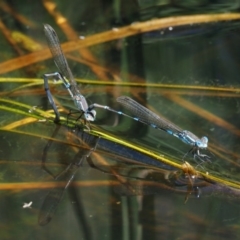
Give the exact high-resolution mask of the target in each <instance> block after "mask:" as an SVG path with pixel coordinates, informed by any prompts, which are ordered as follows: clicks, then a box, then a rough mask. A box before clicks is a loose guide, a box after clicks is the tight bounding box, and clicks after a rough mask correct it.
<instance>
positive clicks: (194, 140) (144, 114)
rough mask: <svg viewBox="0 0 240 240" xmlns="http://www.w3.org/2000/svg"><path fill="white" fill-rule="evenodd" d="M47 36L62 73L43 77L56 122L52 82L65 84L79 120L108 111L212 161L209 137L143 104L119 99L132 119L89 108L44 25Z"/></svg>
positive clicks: (55, 38) (93, 106) (55, 39)
mask: <svg viewBox="0 0 240 240" xmlns="http://www.w3.org/2000/svg"><path fill="white" fill-rule="evenodd" d="M44 32H45V35H46V38H47V42H48V46H49V49H50V51H51V53H52V56H53V59H54V62H55V64H56V66H57V68H58V71H59V72H54V73H49V74H44V87H45V90H46V93H47V96H48V99H49V102H50V104H51V105H52V108H53V110H54V113H55V116H56V117H55V122H59V121H60V114H59V112H58V109H57V106H56V104H55V102H54V100H53V97H52V94H51V92H50V89H49V85H48V80H49V79H54V80H57V81H58V80H61V81H62V83H63V85H64V87H65V88H66V89H67V90H68V92H69V94H70V96H71V98H72V99H73V101H74V103H75V106H76V107H77V109H78V110H79V112H80V114H81V115H80V117H81V116H82V115H83V116H84V118H85V119H86V120H87V121H94V120H95V118H96V111H95V109H96V108H102V109H106V110H108V111H111V112H114V113H116V114H119V115H123V116H126V117H128V118H131V119H133V120H135V121H138V122H141V123H143V124H146V125H149V126H151V127H153V128H155V129H158V130H162V131H165V132H167V133H168V134H170V135H172V136H174V137H176V138H178V139H180V140H181V141H182V142H184V143H186V144H188V145H190V146H191V147H192V148H191V149H190V150H189V152H192V153H193V154H194V157H198V158H199V159H201V160H202V159H207V160H208V159H209V156H207V155H204V154H201V153H200V149H206V148H207V146H208V138H207V137H205V136H204V137H202V138H199V137H197V136H196V135H195V134H193V133H192V132H190V131H187V130H183V129H181V128H180V127H178V126H177V125H175V124H173V123H172V122H170V121H168V120H166V119H164V118H163V117H160V116H159V115H157V114H156V113H154V112H152V111H151V110H149V109H147V108H146V107H144V106H142V105H141V104H139V103H138V102H136V101H135V100H133V99H132V98H130V97H128V96H120V97H118V98H117V102H119V103H120V104H121V105H123V106H124V107H125V108H126V109H128V110H129V111H130V112H131V113H132V114H133V116H130V115H128V114H126V113H123V112H121V111H117V110H114V109H112V108H110V107H109V106H104V105H100V104H98V103H94V104H91V105H88V103H87V100H86V98H85V97H84V96H83V95H82V94H81V92H80V90H79V88H78V86H77V83H76V81H75V79H74V77H73V74H72V72H71V70H70V68H69V65H68V62H67V60H66V58H65V56H64V54H63V51H62V49H61V46H60V42H59V39H58V36H57V34H56V32H55V30H54V29H53V28H52V27H51V26H50V25H48V24H44ZM189 152H188V153H189ZM188 153H187V154H188ZM185 155H186V154H185Z"/></svg>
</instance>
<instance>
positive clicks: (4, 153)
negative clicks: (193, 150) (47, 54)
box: [0, 0, 240, 240]
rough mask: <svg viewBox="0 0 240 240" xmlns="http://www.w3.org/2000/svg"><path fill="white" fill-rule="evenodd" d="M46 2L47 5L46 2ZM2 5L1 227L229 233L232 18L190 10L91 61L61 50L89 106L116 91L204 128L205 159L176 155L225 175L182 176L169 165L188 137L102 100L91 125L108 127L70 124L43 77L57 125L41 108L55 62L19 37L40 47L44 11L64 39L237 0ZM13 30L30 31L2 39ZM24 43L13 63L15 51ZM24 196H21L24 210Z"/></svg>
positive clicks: (58, 93)
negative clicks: (195, 19) (57, 110)
mask: <svg viewBox="0 0 240 240" xmlns="http://www.w3.org/2000/svg"><path fill="white" fill-rule="evenodd" d="M7 2H8V4H9V5H6V3H7ZM44 3H45V4H49V3H51V4H53V5H51V6H53V7H54V6H55V4H56V9H55V11H52V12H51V11H48V9H49V8H48V7H49V6H50V5H45V7H44ZM9 9H11V11H10V10H9ZM0 11H1V21H2V25H3V26H2V27H1V29H2V30H1V32H2V37H1V40H0V50H1V55H0V59H1V60H0V72H1V76H0V80H1V82H0V89H1V96H0V111H1V114H0V124H1V130H0V133H1V134H0V164H1V170H0V181H1V182H0V191H1V198H0V212H1V214H0V224H1V235H0V236H1V237H0V239H16V238H18V239H33V238H34V239H86V240H87V239H124V240H125V239H226V238H228V239H238V236H239V233H240V231H239V223H240V208H239V204H238V203H239V172H240V170H239V164H240V161H239V159H240V149H239V140H240V138H239V136H240V131H239V128H240V123H239V112H240V110H239V107H240V101H239V75H240V70H239V62H240V48H239V39H240V25H239V21H236V20H235V21H233V20H231V17H229V19H228V20H227V21H211V22H209V23H208V24H203V23H198V24H191V20H189V22H188V24H185V25H182V26H178V27H176V26H175V25H172V26H170V27H164V28H160V29H157V30H155V31H151V32H150V31H146V32H145V33H143V34H135V35H132V36H130V37H125V38H121V39H117V40H116V39H115V40H113V41H107V42H103V43H101V44H97V45H93V46H90V47H89V48H88V51H89V52H90V53H91V54H92V56H94V60H93V59H90V54H89V52H88V54H87V55H84V53H83V52H81V54H79V52H78V51H74V52H72V53H69V52H68V53H67V58H68V61H69V65H70V67H71V69H72V71H73V74H74V76H75V77H76V78H77V79H79V80H80V81H79V86H80V89H81V93H82V94H83V95H84V96H85V97H86V98H87V100H88V102H89V103H90V104H91V103H99V104H103V105H108V106H111V107H112V108H115V109H119V110H122V111H123V110H124V108H122V106H120V105H119V104H117V102H116V101H115V99H116V98H117V97H119V96H121V95H129V96H131V97H132V98H134V99H135V100H136V101H138V102H140V103H141V104H143V105H144V106H146V107H148V108H150V109H151V110H153V111H154V112H156V113H157V114H159V115H161V116H164V117H165V118H167V119H169V120H170V121H172V122H174V123H175V124H177V125H179V126H180V127H181V128H182V129H187V130H189V131H192V132H193V133H194V134H196V135H197V136H199V137H201V136H207V137H208V139H209V148H208V149H209V150H203V151H202V152H203V153H204V154H207V155H209V156H211V162H199V160H197V159H195V160H194V159H193V156H192V155H191V154H189V155H187V157H186V159H185V160H186V161H188V162H189V163H190V164H191V165H192V166H194V167H195V168H196V169H197V170H199V171H201V172H203V173H206V172H207V173H208V174H209V176H214V177H218V178H219V179H220V180H222V181H225V182H219V181H212V180H210V179H203V178H202V177H199V179H196V180H195V179H194V180H189V175H184V174H183V173H182V172H181V170H180V169H179V168H176V165H174V163H176V164H182V157H183V155H184V154H185V153H186V152H187V151H189V149H190V147H189V146H187V145H186V144H184V143H183V142H181V141H180V140H179V139H177V138H174V137H173V136H170V135H168V134H167V133H165V132H162V131H158V130H156V129H153V128H151V127H148V126H145V125H143V124H141V123H138V122H135V121H133V120H131V119H127V118H126V117H123V116H117V115H116V114H114V113H111V112H108V111H106V110H103V109H97V118H96V121H95V122H94V123H92V124H91V128H92V129H94V130H98V131H100V132H101V133H104V134H108V135H111V136H114V137H115V139H110V138H107V139H106V138H104V137H100V138H98V137H97V136H93V135H91V134H88V133H83V132H82V127H81V126H80V127H79V128H78V129H77V128H76V129H75V130H74V131H73V129H72V128H70V127H67V123H66V118H67V117H68V112H69V109H73V108H74V103H73V102H72V100H71V99H70V97H69V96H68V93H67V91H66V89H64V87H62V86H61V85H51V91H52V93H53V95H54V96H55V97H56V98H57V100H58V101H59V102H58V106H60V105H62V106H64V107H65V109H66V111H65V112H62V111H61V116H63V117H65V120H63V121H62V122H61V125H59V128H57V127H56V124H54V123H53V122H52V121H51V120H53V115H52V116H48V117H47V116H46V113H45V111H47V110H49V109H51V106H50V104H49V103H48V99H47V97H46V94H45V91H44V88H43V80H42V75H43V74H44V73H49V72H54V71H57V69H56V67H55V65H54V62H53V60H52V59H51V58H48V59H44V60H36V61H35V60H33V59H34V58H36V56H40V55H41V54H42V51H43V50H41V49H40V48H38V51H39V52H38V53H36V55H31V52H32V51H33V49H32V48H30V47H32V46H35V45H34V44H36V43H38V44H39V45H37V46H40V47H41V46H42V47H43V48H44V47H46V40H45V37H44V33H43V23H48V24H50V25H52V26H53V28H54V29H55V30H56V32H57V34H58V35H59V38H60V41H61V42H62V43H65V42H67V41H71V40H75V39H76V38H77V37H78V36H91V35H93V34H96V33H101V32H104V31H108V30H111V29H115V30H114V31H115V32H117V31H119V30H118V28H119V29H120V28H121V27H123V26H130V25H131V24H132V23H134V22H139V21H147V20H151V19H154V18H164V17H173V16H175V17H176V16H188V17H190V16H195V15H197V14H206V17H207V16H210V15H211V14H213V13H231V12H232V13H234V12H235V13H237V12H239V4H238V3H236V2H234V1H228V3H225V2H224V1H205V2H204V3H202V2H201V1H199V2H198V1H196V2H193V1H184V4H183V3H180V1H172V2H169V3H168V2H166V1H165V2H161V1H146V0H145V1H140V0H139V1H117V0H116V1H89V2H84V3H83V1H77V0H76V1H71V3H69V2H67V1H64V2H63V1H54V2H47V1H45V2H44V1H43V2H41V1H34V3H33V2H32V1H21V2H12V1H2V3H1V5H0ZM19 16H21V18H20V17H19ZM23 17H24V18H23ZM63 17H64V18H65V20H66V21H64V18H63ZM57 23H59V24H57ZM60 23H62V24H60ZM175 24H177V21H176V22H175ZM133 26H134V25H133ZM71 28H72V30H73V32H74V34H76V35H74V34H73V33H72V32H71ZM13 31H19V32H21V33H22V34H24V35H25V36H26V37H29V38H32V39H33V41H34V43H29V42H28V41H27V42H25V41H26V40H19V39H17V38H14V37H12V35H11V33H12V32H13ZM64 31H65V33H64ZM114 31H113V34H114ZM66 32H67V33H68V35H67V34H66ZM76 44H77V43H76ZM28 55H29V58H25V60H24V61H29V64H25V65H24V67H23V65H21V64H22V63H21V61H22V60H21V59H22V58H20V60H18V57H21V56H28ZM80 55H81V56H80ZM14 59H16V60H15V61H12V62H10V63H9V65H6V64H5V62H8V61H10V60H14ZM4 64H5V65H4ZM9 66H10V67H9ZM8 67H9V70H8ZM35 79H40V81H37V80H36V81H35ZM20 80H21V81H20ZM83 80H84V82H83ZM112 83H116V84H115V85H114V84H112ZM23 104H25V105H23ZM41 111H42V112H41ZM29 117H32V118H29ZM34 119H35V120H36V119H38V121H34ZM48 119H50V120H49V121H48ZM72 119H74V116H70V122H71V120H72ZM72 122H73V123H75V120H73V121H72ZM118 140H122V141H123V143H122V144H121V143H117V142H118ZM124 141H125V142H124ZM126 142H128V143H131V144H133V145H134V146H138V147H139V149H134V148H133V147H129V146H126V144H125V143H126ZM141 149H145V150H146V151H145V152H141ZM152 153H155V154H156V155H154V156H153V155H151V154H152ZM156 156H161V157H164V158H165V159H167V160H169V161H170V163H171V162H172V164H167V163H166V162H161V161H157V160H156V159H157V157H156ZM43 163H45V168H43V167H42V164H43ZM143 163H144V164H145V165H142V164H143ZM199 163H200V165H199ZM178 166H180V165H178ZM73 176H74V178H73V179H71V178H72V177H73ZM54 178H55V179H56V180H54ZM232 182H234V184H235V185H234V187H233V185H232V187H230V186H229V183H232ZM67 184H69V186H68V185H67ZM130 195H131V196H130ZM49 196H50V197H49ZM29 202H32V205H31V208H23V204H24V203H29ZM185 202H186V203H185ZM42 225H44V226H42Z"/></svg>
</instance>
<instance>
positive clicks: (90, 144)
mask: <svg viewBox="0 0 240 240" xmlns="http://www.w3.org/2000/svg"><path fill="white" fill-rule="evenodd" d="M58 129H59V126H58V127H57V128H56V131H55V132H54V134H53V136H54V135H56V133H57V132H58ZM98 140H99V138H98V137H95V136H91V135H89V134H86V135H85V134H84V132H81V141H82V142H83V143H84V145H85V148H80V149H79V151H78V152H77V154H76V155H75V157H74V159H73V161H72V162H71V163H70V164H69V165H68V166H67V168H66V169H65V170H64V171H63V172H62V173H60V174H59V175H58V176H57V177H56V178H55V181H56V183H57V182H66V184H65V185H61V186H58V187H56V188H53V189H52V190H50V191H49V193H48V194H47V196H46V198H45V200H44V202H43V204H42V207H41V209H40V213H39V217H38V222H39V225H41V226H44V225H46V224H48V223H49V222H50V221H51V219H52V218H53V216H54V213H55V211H56V209H57V207H58V204H59V203H60V201H61V199H62V197H63V194H64V192H65V191H66V190H67V188H68V187H69V185H70V184H71V182H72V181H73V179H74V176H75V174H76V173H77V171H78V169H79V167H81V165H82V163H83V162H84V161H85V160H86V159H87V158H88V157H90V155H91V153H92V152H93V151H94V150H95V148H96V146H97V143H98ZM51 144H52V140H50V141H49V142H48V144H47V145H46V147H45V149H44V154H43V159H42V163H43V167H44V169H45V170H46V171H47V172H48V173H49V174H51V172H50V171H49V170H47V168H46V166H45V161H46V157H47V153H48V150H49V148H50V146H51ZM51 175H52V174H51Z"/></svg>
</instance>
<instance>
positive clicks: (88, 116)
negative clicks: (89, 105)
mask: <svg viewBox="0 0 240 240" xmlns="http://www.w3.org/2000/svg"><path fill="white" fill-rule="evenodd" d="M96 115H97V112H96V111H95V110H91V111H88V112H86V113H84V116H85V119H86V120H87V121H91V122H93V121H94V120H95V118H96Z"/></svg>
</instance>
